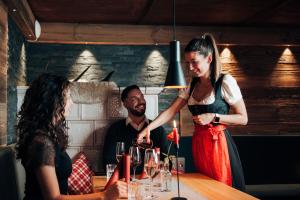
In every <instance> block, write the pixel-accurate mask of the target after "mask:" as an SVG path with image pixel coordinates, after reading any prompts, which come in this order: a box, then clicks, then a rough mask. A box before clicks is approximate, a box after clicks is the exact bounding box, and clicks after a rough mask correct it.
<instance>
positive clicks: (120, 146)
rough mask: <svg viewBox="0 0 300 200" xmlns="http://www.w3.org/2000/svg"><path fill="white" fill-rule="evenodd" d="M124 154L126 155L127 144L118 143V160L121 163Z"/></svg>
mask: <svg viewBox="0 0 300 200" xmlns="http://www.w3.org/2000/svg"><path fill="white" fill-rule="evenodd" d="M124 154H125V144H124V142H117V146H116V158H117V161H118V162H120V160H121V159H122V157H123V155H124Z"/></svg>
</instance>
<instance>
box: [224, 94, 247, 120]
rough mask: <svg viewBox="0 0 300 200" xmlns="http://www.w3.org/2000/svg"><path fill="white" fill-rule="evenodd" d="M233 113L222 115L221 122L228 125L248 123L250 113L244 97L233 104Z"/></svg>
mask: <svg viewBox="0 0 300 200" xmlns="http://www.w3.org/2000/svg"><path fill="white" fill-rule="evenodd" d="M230 108H231V109H232V113H231V114H228V115H220V123H221V124H228V125H246V124H247V123H248V114H247V110H246V106H245V102H244V100H243V99H240V100H239V101H238V102H236V103H235V104H233V105H232V106H231V107H230Z"/></svg>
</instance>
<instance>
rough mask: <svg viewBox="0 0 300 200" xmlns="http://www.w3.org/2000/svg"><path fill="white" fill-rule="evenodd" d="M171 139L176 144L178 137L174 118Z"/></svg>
mask: <svg viewBox="0 0 300 200" xmlns="http://www.w3.org/2000/svg"><path fill="white" fill-rule="evenodd" d="M173 140H174V144H177V145H178V142H179V138H178V133H177V128H176V121H175V120H174V128H173Z"/></svg>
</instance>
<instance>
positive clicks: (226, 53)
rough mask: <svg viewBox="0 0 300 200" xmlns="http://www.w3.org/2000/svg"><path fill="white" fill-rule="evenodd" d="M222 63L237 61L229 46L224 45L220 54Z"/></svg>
mask: <svg viewBox="0 0 300 200" xmlns="http://www.w3.org/2000/svg"><path fill="white" fill-rule="evenodd" d="M220 56H221V61H222V63H237V60H236V58H235V56H234V55H233V53H232V52H231V51H230V49H229V47H225V48H224V49H223V51H222V52H221V54H220Z"/></svg>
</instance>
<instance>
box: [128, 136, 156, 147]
mask: <svg viewBox="0 0 300 200" xmlns="http://www.w3.org/2000/svg"><path fill="white" fill-rule="evenodd" d="M132 145H133V146H138V147H139V148H141V149H150V148H152V146H153V141H152V140H150V143H147V140H146V138H143V140H142V141H141V142H138V141H137V139H134V140H133V141H132Z"/></svg>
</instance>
